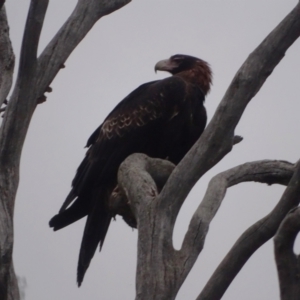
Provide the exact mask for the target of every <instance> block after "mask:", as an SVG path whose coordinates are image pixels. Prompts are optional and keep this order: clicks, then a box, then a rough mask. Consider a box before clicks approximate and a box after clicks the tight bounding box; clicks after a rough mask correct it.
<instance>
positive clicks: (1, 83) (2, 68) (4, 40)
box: [0, 3, 15, 107]
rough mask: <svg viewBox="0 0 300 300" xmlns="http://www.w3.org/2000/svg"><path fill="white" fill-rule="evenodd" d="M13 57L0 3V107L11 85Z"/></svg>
mask: <svg viewBox="0 0 300 300" xmlns="http://www.w3.org/2000/svg"><path fill="white" fill-rule="evenodd" d="M14 65H15V56H14V53H13V49H12V46H11V42H10V39H9V27H8V23H7V17H6V12H5V7H4V6H2V8H1V3H0V107H1V106H2V104H3V102H4V101H5V99H6V97H7V95H8V93H9V91H10V88H11V85H12V77H13V71H14Z"/></svg>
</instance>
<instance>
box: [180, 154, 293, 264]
mask: <svg viewBox="0 0 300 300" xmlns="http://www.w3.org/2000/svg"><path fill="white" fill-rule="evenodd" d="M294 169H295V167H294V165H293V164H291V163H288V162H284V161H271V160H263V161H255V162H250V163H245V164H243V165H240V166H237V167H235V168H232V169H229V170H227V171H225V172H222V173H220V174H218V175H216V176H215V177H213V178H212V179H211V181H210V183H209V185H208V189H207V191H206V193H205V196H204V198H203V200H202V202H201V204H200V205H199V207H198V208H197V210H196V212H195V213H194V216H193V218H192V220H191V222H190V225H189V229H188V231H187V233H186V235H185V238H184V241H183V244H182V248H181V251H180V252H181V258H182V259H183V260H184V261H187V260H189V261H190V263H191V264H192V265H193V264H194V261H195V260H196V259H197V257H198V255H199V252H200V251H201V250H202V248H203V245H204V242H205V237H206V235H207V232H208V228H209V225H210V222H211V221H212V219H213V218H214V216H215V214H216V213H217V211H218V209H219V207H220V205H221V203H222V201H223V199H224V197H225V194H226V190H227V189H228V188H229V187H231V186H234V185H237V184H239V183H241V182H248V181H254V182H261V183H267V184H274V183H277V184H284V185H288V183H289V181H290V179H291V177H292V175H293V172H294Z"/></svg>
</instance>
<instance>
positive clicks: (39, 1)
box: [18, 0, 49, 84]
mask: <svg viewBox="0 0 300 300" xmlns="http://www.w3.org/2000/svg"><path fill="white" fill-rule="evenodd" d="M48 3H49V0H31V3H30V7H29V12H28V16H27V21H26V25H25V31H24V36H23V42H22V48H21V57H20V66H19V73H18V80H22V79H24V77H26V76H30V75H31V73H33V72H34V71H35V64H36V58H37V49H38V44H39V39H40V34H41V31H42V27H43V23H44V19H45V15H46V12H47V7H48ZM19 84H20V83H19Z"/></svg>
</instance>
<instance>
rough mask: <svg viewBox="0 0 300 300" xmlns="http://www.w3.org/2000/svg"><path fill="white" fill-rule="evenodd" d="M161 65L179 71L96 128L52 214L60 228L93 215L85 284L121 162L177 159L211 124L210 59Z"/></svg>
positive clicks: (147, 87)
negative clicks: (135, 156) (207, 104)
mask: <svg viewBox="0 0 300 300" xmlns="http://www.w3.org/2000/svg"><path fill="white" fill-rule="evenodd" d="M155 70H161V71H168V72H170V73H171V74H172V75H173V76H171V77H168V78H166V79H163V80H158V81H152V82H149V83H145V84H143V85H141V86H140V87H138V88H137V89H136V90H134V91H133V92H132V93H130V94H129V95H128V96H127V97H126V98H124V99H123V100H122V101H121V102H120V103H119V104H118V105H117V106H116V107H115V109H114V110H113V111H112V112H111V113H110V114H109V115H108V117H107V118H106V119H105V120H104V122H103V123H102V125H100V126H99V127H98V128H97V129H96V130H95V132H94V133H93V134H92V135H91V137H90V138H89V139H88V142H87V147H89V149H88V151H87V153H86V156H85V158H84V160H83V161H82V163H81V164H80V166H79V167H78V169H77V173H76V176H75V178H74V179H73V181H72V190H71V191H70V193H69V195H68V196H67V198H66V200H65V202H64V203H63V205H62V207H61V209H60V211H59V213H58V214H57V215H56V216H54V217H53V218H52V219H51V220H50V226H51V227H53V229H54V230H58V229H61V228H63V227H65V226H68V225H70V224H71V223H73V222H75V221H77V220H79V219H81V218H82V217H84V216H86V215H87V216H88V217H87V221H86V225H85V229H84V234H83V239H82V243H81V248H80V254H79V261H78V269H77V282H78V285H79V286H80V285H81V283H82V280H83V277H84V274H85V272H86V270H87V268H88V266H89V264H90V261H91V259H92V257H93V255H94V253H95V251H96V248H97V246H98V244H100V249H101V247H102V245H103V242H104V239H105V236H106V233H107V230H108V227H109V224H110V221H111V218H112V213H111V212H110V211H109V209H108V199H109V197H110V195H111V193H112V191H113V189H114V188H115V186H116V184H117V171H118V167H119V165H120V164H121V162H122V161H123V160H124V159H125V158H126V157H127V156H128V155H130V154H132V153H136V152H140V153H145V154H147V155H148V156H151V157H157V158H162V159H169V160H170V161H171V162H173V163H175V164H177V163H178V162H179V161H180V160H181V159H182V158H183V156H184V155H185V154H186V153H187V152H188V150H189V149H190V148H191V146H192V145H193V144H194V143H195V141H196V140H197V139H198V138H199V137H200V135H201V133H202V132H203V130H204V128H205V125H206V110H205V108H204V106H203V102H204V99H205V95H206V94H207V93H208V91H209V90H210V85H211V80H212V74H211V70H210V67H209V65H208V64H207V63H206V62H204V61H203V60H201V59H198V58H195V57H192V56H188V55H174V56H172V57H170V59H167V60H163V61H160V62H158V63H157V64H156V66H155Z"/></svg>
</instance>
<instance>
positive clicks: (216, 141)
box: [159, 3, 300, 228]
mask: <svg viewBox="0 0 300 300" xmlns="http://www.w3.org/2000/svg"><path fill="white" fill-rule="evenodd" d="M299 14H300V4H299V3H298V5H297V6H296V7H295V8H294V9H293V10H292V11H291V12H290V13H289V14H288V15H287V17H286V18H285V19H284V20H283V21H282V22H281V23H280V24H279V25H278V26H277V27H276V28H275V29H274V30H273V31H272V32H271V33H270V34H269V35H268V36H267V37H266V39H265V40H264V41H263V42H262V43H261V44H260V45H259V46H258V47H257V48H256V49H255V50H254V51H253V52H252V53H251V54H250V56H249V57H248V58H247V60H246V61H245V62H244V64H243V65H242V67H241V68H240V69H239V71H238V72H237V74H236V75H235V77H234V79H233V81H232V83H231V84H230V86H229V88H228V90H227V92H226V94H225V96H224V97H223V100H222V101H221V103H220V105H219V107H218V109H217V111H216V113H215V114H214V116H213V118H212V120H211V121H210V123H209V124H208V126H207V128H206V130H205V131H204V133H203V134H202V135H201V137H200V139H199V140H198V141H197V143H196V144H195V145H194V146H193V148H192V149H191V150H190V151H189V153H188V154H187V155H186V156H185V157H184V158H183V160H182V161H181V162H180V163H179V164H178V166H177V167H176V169H175V170H174V172H173V173H172V175H171V176H170V178H169V180H168V182H167V183H166V185H165V187H164V189H163V190H162V192H161V194H160V196H159V197H160V208H159V209H160V210H162V211H165V213H166V215H168V216H171V218H170V222H171V224H170V227H171V228H173V225H174V223H175V220H176V217H177V215H178V211H179V209H180V207H181V205H182V203H183V202H184V200H185V198H186V197H187V195H188V193H189V192H190V190H191V189H192V187H193V186H194V185H195V183H196V182H197V181H198V180H199V178H201V176H202V175H203V174H205V172H207V171H208V170H209V169H210V168H212V167H213V166H214V165H215V164H216V163H217V162H219V161H220V160H221V159H222V158H223V157H224V156H225V155H226V154H227V153H228V152H229V151H231V149H232V145H233V141H234V130H235V127H236V125H237V124H238V122H239V120H240V118H241V116H242V114H243V112H244V110H245V108H246V106H247V104H248V103H249V101H250V100H251V99H252V98H253V97H254V96H255V95H256V93H257V92H258V91H259V89H260V88H261V86H262V85H263V83H264V82H265V80H266V79H267V77H268V76H269V75H270V74H271V73H272V71H273V69H274V68H275V67H276V65H277V64H278V63H279V62H280V61H281V59H282V58H283V56H284V54H285V52H286V50H287V49H288V48H289V47H290V46H291V45H292V44H293V42H294V41H295V40H296V39H297V38H298V37H299V35H300V18H299ZM170 199H172V200H170Z"/></svg>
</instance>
